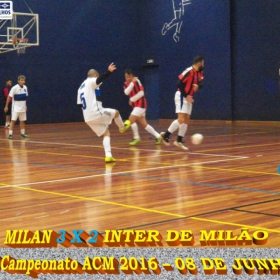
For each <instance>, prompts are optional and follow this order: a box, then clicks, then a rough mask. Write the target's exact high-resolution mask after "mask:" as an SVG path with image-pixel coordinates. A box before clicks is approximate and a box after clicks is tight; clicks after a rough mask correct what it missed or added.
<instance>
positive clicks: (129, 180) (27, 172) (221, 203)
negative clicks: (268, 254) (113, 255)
mask: <svg viewBox="0 0 280 280" xmlns="http://www.w3.org/2000/svg"><path fill="white" fill-rule="evenodd" d="M168 123H169V121H166V120H165V121H156V122H153V123H152V124H153V125H154V126H155V127H158V128H162V129H164V128H165V127H166V126H167V125H168ZM28 128H29V133H30V135H32V138H30V139H27V140H21V139H20V138H19V136H18V137H14V139H13V140H11V141H8V140H6V136H7V135H5V132H6V131H4V130H3V131H2V133H1V154H2V156H1V163H0V164H1V168H2V169H5V170H6V173H5V176H4V175H3V176H1V189H0V192H1V196H0V197H1V205H2V206H1V208H2V210H1V212H2V217H1V222H2V223H1V224H2V225H3V226H5V228H7V229H19V228H28V229H30V230H31V231H32V230H36V229H38V228H39V229H47V228H51V229H53V230H55V231H58V230H60V229H62V228H63V229H65V230H68V231H69V232H71V230H72V229H76V228H81V229H85V230H88V231H90V230H91V229H93V228H94V229H96V230H98V231H99V232H101V233H102V232H104V230H106V229H156V230H159V231H160V232H165V230H168V229H175V230H178V231H179V230H181V229H191V230H193V233H194V236H195V240H198V239H199V231H200V230H201V229H205V230H211V229H215V230H219V229H224V230H225V229H230V230H233V232H234V233H235V234H239V233H240V229H241V228H248V229H249V232H254V231H256V230H259V229H265V230H266V231H268V232H269V237H270V238H269V241H268V243H267V246H269V247H270V246H271V247H273V246H276V245H277V244H278V243H277V239H278V237H279V233H280V230H279V223H278V219H279V213H278V212H279V211H278V208H279V207H278V202H279V194H280V192H279V191H278V186H279V183H280V178H279V174H278V171H277V164H278V159H279V156H280V155H279V151H278V150H277V145H279V135H280V129H279V126H278V124H269V125H266V126H265V127H264V125H263V123H257V122H256V123H240V122H237V123H234V124H231V123H226V122H200V121H193V122H192V125H191V128H190V133H191V134H192V133H194V132H197V131H203V133H204V141H203V143H202V144H200V145H197V146H195V145H192V144H190V143H189V142H190V141H189V139H188V138H187V139H186V140H187V142H188V144H189V147H190V151H187V152H186V151H181V150H179V149H178V148H177V147H175V146H169V147H165V146H163V145H162V146H155V145H154V140H152V139H150V137H149V135H148V134H145V135H143V137H142V138H143V139H142V141H141V145H139V146H138V147H130V148H128V146H127V139H128V138H127V137H125V136H126V135H125V134H120V133H119V132H118V131H117V129H115V127H114V126H112V128H113V129H112V130H111V132H112V142H113V153H114V155H115V157H116V158H117V162H116V163H115V164H114V163H113V164H105V163H104V156H103V147H102V145H100V143H98V142H97V141H96V139H97V138H96V139H95V138H93V137H92V132H91V131H90V130H89V129H88V127H87V126H86V125H85V124H83V123H76V124H75V123H71V124H59V125H43V126H42V125H30V126H28ZM126 133H127V134H131V132H130V131H127V132H126ZM81 135H83V137H81ZM69 217H71V219H69ZM4 238H5V231H2V232H1V239H2V240H4ZM196 245H198V246H200V245H199V243H198V242H196Z"/></svg>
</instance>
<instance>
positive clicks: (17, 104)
mask: <svg viewBox="0 0 280 280" xmlns="http://www.w3.org/2000/svg"><path fill="white" fill-rule="evenodd" d="M9 96H10V97H12V98H13V103H12V111H13V112H17V113H20V112H26V99H27V96H28V91H27V87H26V85H23V86H22V87H21V86H20V85H19V84H17V85H15V86H13V87H12V88H11V90H10V93H9Z"/></svg>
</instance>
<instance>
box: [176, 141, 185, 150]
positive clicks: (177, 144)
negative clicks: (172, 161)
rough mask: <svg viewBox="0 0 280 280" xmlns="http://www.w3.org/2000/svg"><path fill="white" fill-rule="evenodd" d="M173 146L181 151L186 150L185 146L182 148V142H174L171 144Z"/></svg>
mask: <svg viewBox="0 0 280 280" xmlns="http://www.w3.org/2000/svg"><path fill="white" fill-rule="evenodd" d="M173 144H174V145H175V146H177V147H179V148H181V149H183V150H188V148H187V147H186V146H184V144H183V143H182V142H178V141H174V143H173Z"/></svg>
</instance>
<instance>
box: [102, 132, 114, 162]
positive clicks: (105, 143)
mask: <svg viewBox="0 0 280 280" xmlns="http://www.w3.org/2000/svg"><path fill="white" fill-rule="evenodd" d="M110 140H111V139H110V136H104V138H103V147H104V151H105V156H106V157H112V153H111V144H110Z"/></svg>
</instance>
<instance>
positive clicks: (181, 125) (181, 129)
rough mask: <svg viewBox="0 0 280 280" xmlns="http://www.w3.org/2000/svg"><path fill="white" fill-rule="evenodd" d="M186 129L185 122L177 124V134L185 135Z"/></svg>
mask: <svg viewBox="0 0 280 280" xmlns="http://www.w3.org/2000/svg"><path fill="white" fill-rule="evenodd" d="M187 130H188V125H187V124H185V123H181V124H180V126H179V131H178V136H182V137H185V135H186V133H187Z"/></svg>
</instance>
